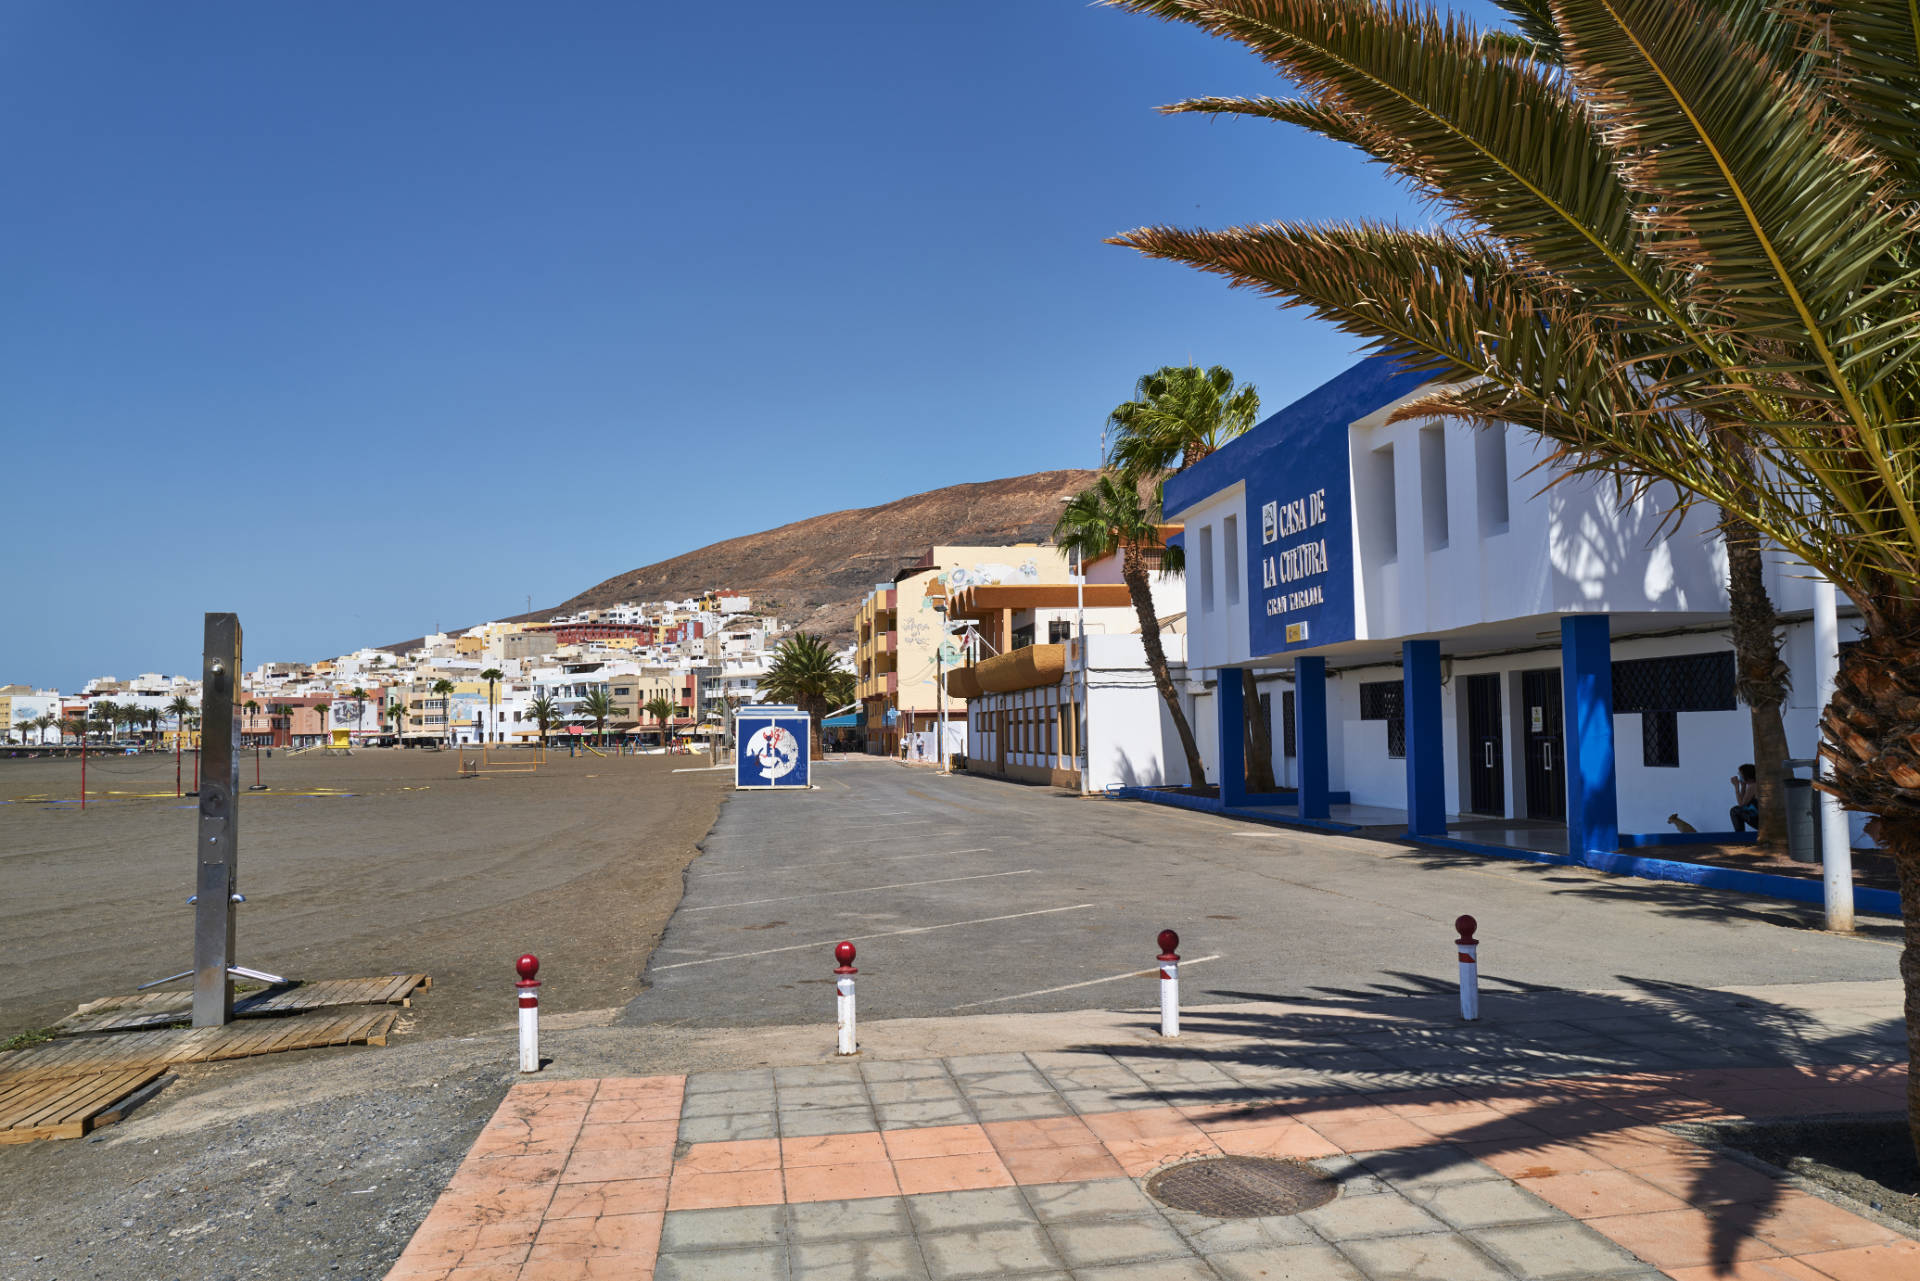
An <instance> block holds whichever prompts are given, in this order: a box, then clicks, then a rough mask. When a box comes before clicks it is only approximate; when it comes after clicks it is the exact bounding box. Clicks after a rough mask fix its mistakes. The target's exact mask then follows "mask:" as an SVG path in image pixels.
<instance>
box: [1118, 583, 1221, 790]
mask: <svg viewBox="0 0 1920 1281" xmlns="http://www.w3.org/2000/svg"><path fill="white" fill-rule="evenodd" d="M1120 576H1121V577H1122V578H1123V579H1125V580H1126V583H1127V595H1128V596H1129V597H1131V598H1132V600H1133V612H1134V613H1135V614H1137V615H1139V617H1140V643H1141V645H1142V646H1143V647H1144V648H1145V649H1146V651H1147V666H1148V667H1150V668H1152V669H1153V684H1154V688H1156V689H1158V690H1159V691H1160V697H1161V699H1162V701H1164V702H1165V703H1166V705H1167V714H1168V715H1170V716H1171V717H1173V731H1174V733H1176V734H1178V735H1179V736H1180V750H1181V751H1183V752H1185V753H1186V756H1187V781H1188V782H1189V783H1191V784H1192V785H1193V786H1194V787H1204V786H1206V782H1207V770H1206V766H1204V765H1202V764H1201V763H1200V746H1199V744H1198V743H1196V742H1194V739H1193V727H1192V726H1191V725H1189V724H1187V712H1186V709H1185V708H1183V707H1182V706H1180V693H1179V691H1178V690H1176V689H1174V687H1173V675H1172V673H1171V672H1169V671H1168V669H1167V651H1166V649H1165V647H1164V646H1162V645H1161V644H1160V619H1159V616H1158V615H1157V614H1155V613H1154V609H1153V592H1152V590H1151V589H1150V588H1149V587H1148V586H1147V566H1146V562H1145V560H1144V559H1143V558H1142V557H1141V555H1140V552H1139V549H1138V548H1134V547H1129V548H1127V549H1126V551H1125V553H1123V554H1122V556H1121V558H1120Z"/></svg>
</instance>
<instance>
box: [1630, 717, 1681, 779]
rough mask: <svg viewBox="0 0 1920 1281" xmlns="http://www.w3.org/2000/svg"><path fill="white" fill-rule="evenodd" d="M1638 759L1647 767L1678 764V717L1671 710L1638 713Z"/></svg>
mask: <svg viewBox="0 0 1920 1281" xmlns="http://www.w3.org/2000/svg"><path fill="white" fill-rule="evenodd" d="M1640 761H1641V764H1643V765H1647V766H1649V767H1657V766H1667V767H1677V766H1678V765H1679V764H1680V717H1679V714H1678V713H1676V712H1672V711H1666V710H1657V711H1649V712H1642V713H1640Z"/></svg>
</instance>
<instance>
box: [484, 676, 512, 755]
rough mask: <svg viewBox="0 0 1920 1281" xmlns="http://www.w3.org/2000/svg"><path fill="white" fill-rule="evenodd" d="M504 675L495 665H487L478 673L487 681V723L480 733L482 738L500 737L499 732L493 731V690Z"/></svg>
mask: <svg viewBox="0 0 1920 1281" xmlns="http://www.w3.org/2000/svg"><path fill="white" fill-rule="evenodd" d="M506 675H507V674H506V673H505V672H503V671H501V670H500V669H499V668H497V667H489V668H488V669H487V670H486V671H484V672H481V673H480V679H481V680H483V681H485V682H486V683H487V724H486V726H485V728H484V730H483V731H482V733H481V738H482V739H483V740H485V739H488V738H496V739H497V738H499V737H500V736H499V734H498V733H496V732H495V731H494V725H495V719H494V714H493V706H494V702H493V698H494V690H495V689H496V688H497V687H498V686H499V684H500V682H501V681H503V680H505V679H506Z"/></svg>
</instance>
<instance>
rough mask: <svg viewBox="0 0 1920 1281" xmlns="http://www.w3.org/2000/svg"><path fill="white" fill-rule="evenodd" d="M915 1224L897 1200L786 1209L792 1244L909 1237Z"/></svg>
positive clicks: (826, 1203) (822, 1203)
mask: <svg viewBox="0 0 1920 1281" xmlns="http://www.w3.org/2000/svg"><path fill="white" fill-rule="evenodd" d="M912 1235H913V1220H912V1219H910V1218H908V1217H907V1203H906V1201H905V1200H903V1199H902V1198H900V1197H897V1196H884V1197H863V1198H861V1199H860V1200H857V1201H803V1202H800V1203H799V1204H796V1205H789V1206H788V1207H787V1236H788V1238H789V1239H790V1240H793V1241H850V1240H853V1239H855V1238H858V1237H887V1236H897V1237H910V1236H912Z"/></svg>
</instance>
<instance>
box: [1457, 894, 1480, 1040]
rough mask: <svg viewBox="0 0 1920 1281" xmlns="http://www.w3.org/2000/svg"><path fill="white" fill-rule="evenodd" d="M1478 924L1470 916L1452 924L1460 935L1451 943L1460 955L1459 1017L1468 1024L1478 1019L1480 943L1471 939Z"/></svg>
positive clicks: (1460, 918)
mask: <svg viewBox="0 0 1920 1281" xmlns="http://www.w3.org/2000/svg"><path fill="white" fill-rule="evenodd" d="M1479 924H1480V923H1479V922H1478V921H1476V920H1474V919H1473V918H1472V917H1471V916H1462V917H1458V918H1456V919H1455V920H1454V922H1453V928H1454V929H1455V930H1457V931H1459V934H1460V937H1459V938H1457V939H1455V940H1454V941H1453V945H1454V947H1455V949H1456V950H1458V952H1459V954H1460V1017H1461V1018H1463V1019H1465V1020H1466V1021H1467V1022H1469V1023H1471V1022H1473V1021H1474V1020H1475V1019H1478V1018H1479V1017H1480V942H1479V940H1478V939H1476V938H1474V937H1473V932H1474V930H1475V929H1477V928H1478V927H1479Z"/></svg>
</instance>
